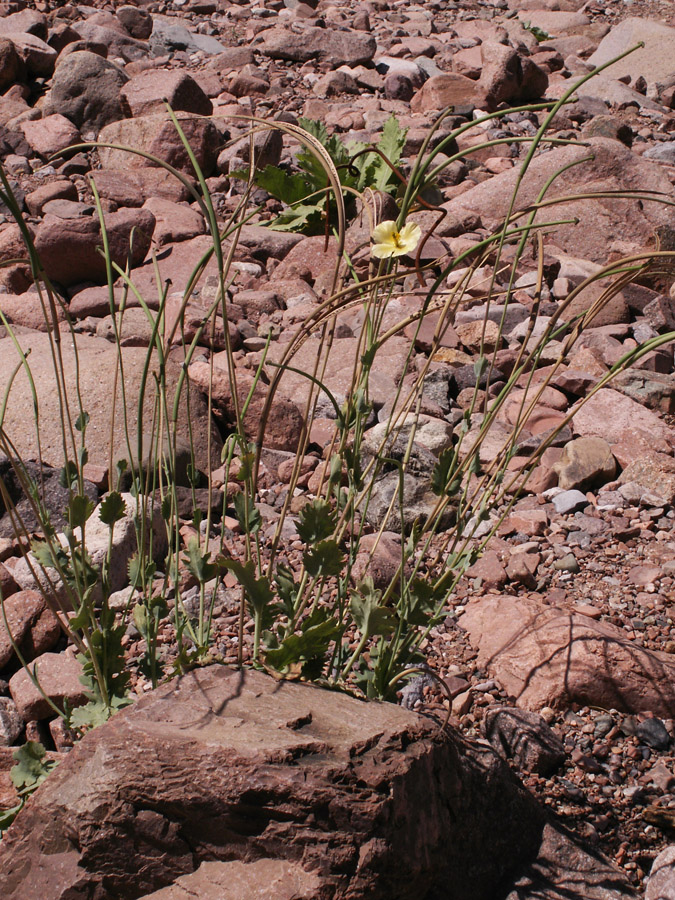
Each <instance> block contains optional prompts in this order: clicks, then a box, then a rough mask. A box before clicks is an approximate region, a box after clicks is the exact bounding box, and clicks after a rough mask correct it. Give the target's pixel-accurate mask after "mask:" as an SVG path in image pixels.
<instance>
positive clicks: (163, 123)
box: [99, 113, 221, 176]
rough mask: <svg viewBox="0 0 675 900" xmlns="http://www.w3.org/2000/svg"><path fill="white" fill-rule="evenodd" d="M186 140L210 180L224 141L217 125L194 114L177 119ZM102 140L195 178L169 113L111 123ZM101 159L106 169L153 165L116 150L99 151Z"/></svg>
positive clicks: (102, 133)
mask: <svg viewBox="0 0 675 900" xmlns="http://www.w3.org/2000/svg"><path fill="white" fill-rule="evenodd" d="M176 118H177V119H178V122H179V124H180V126H181V129H182V130H183V132H184V134H185V137H186V139H187V141H188V143H189V145H190V147H191V148H192V152H193V153H194V155H195V158H196V160H197V163H198V165H199V166H200V168H201V169H202V171H203V173H204V174H205V175H206V176H208V175H210V174H211V173H212V171H213V168H214V166H215V163H216V154H217V150H218V147H219V145H220V144H221V138H220V135H219V134H218V130H217V129H216V126H215V125H214V123H213V122H212V121H211V120H210V119H207V118H202V117H201V116H195V115H193V114H191V113H178V115H177V116H176ZM99 140H100V141H101V142H102V143H107V144H120V145H122V146H124V147H131V148H132V149H134V150H142V151H144V152H146V153H150V154H152V155H153V156H156V157H158V158H159V159H161V160H163V161H164V162H167V163H169V165H172V166H173V167H174V168H176V169H178V170H179V171H181V172H185V173H186V174H188V175H193V174H194V169H193V166H192V163H191V162H190V157H189V156H188V153H187V150H186V149H185V147H184V145H183V142H182V141H181V139H180V136H179V134H178V132H177V131H176V128H175V126H174V124H173V122H172V121H171V119H170V118H169V115H168V113H153V114H151V115H147V116H139V117H138V118H135V119H123V120H121V121H119V122H111V123H110V125H106V126H105V128H102V129H101V132H100V134H99ZM99 157H100V160H101V164H102V166H103V167H104V168H111V169H122V170H125V169H139V168H145V167H147V166H152V165H153V163H152V162H151V161H149V160H147V159H145V158H144V157H142V156H138V155H137V154H135V153H128V152H126V151H124V150H115V149H112V148H107V147H106V148H103V147H101V148H99Z"/></svg>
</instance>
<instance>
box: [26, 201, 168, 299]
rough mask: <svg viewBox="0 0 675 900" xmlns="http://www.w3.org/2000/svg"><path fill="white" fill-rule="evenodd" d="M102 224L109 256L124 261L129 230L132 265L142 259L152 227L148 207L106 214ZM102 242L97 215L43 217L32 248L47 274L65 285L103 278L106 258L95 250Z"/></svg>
mask: <svg viewBox="0 0 675 900" xmlns="http://www.w3.org/2000/svg"><path fill="white" fill-rule="evenodd" d="M105 225H106V231H107V235H108V243H109V247H110V253H111V257H112V259H113V260H114V261H115V262H116V263H117V264H118V265H120V266H124V265H125V263H126V260H127V256H128V254H129V247H130V239H131V236H132V231H133V244H132V248H133V249H132V254H131V258H132V266H137V265H139V264H140V263H141V262H143V260H144V259H145V255H146V253H147V252H148V250H149V248H150V241H151V239H152V233H153V231H154V228H155V217H154V216H153V215H152V213H151V212H150V211H149V210H139V209H127V208H124V209H121V210H119V212H115V213H108V215H107V216H105ZM101 245H102V239H101V229H100V224H99V221H98V217H96V216H82V217H80V218H77V219H61V218H58V217H56V216H45V218H44V220H43V221H42V223H41V224H40V226H39V227H38V230H37V234H36V236H35V247H36V250H37V252H38V254H39V255H40V260H41V262H42V265H43V266H44V269H45V271H46V273H47V275H48V276H49V277H50V278H51V279H52V280H53V281H57V282H59V283H60V284H63V285H66V286H67V285H70V284H77V283H78V282H82V281H103V280H105V278H106V265H105V259H104V257H103V256H102V255H101V253H99V251H98V248H99V247H101Z"/></svg>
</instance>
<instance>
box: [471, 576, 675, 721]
mask: <svg viewBox="0 0 675 900" xmlns="http://www.w3.org/2000/svg"><path fill="white" fill-rule="evenodd" d="M460 623H461V625H462V628H464V629H466V631H467V632H468V635H469V640H470V641H471V643H472V645H473V646H474V647H475V648H477V650H478V665H479V666H481V667H486V668H488V669H489V670H490V671H491V672H494V674H495V677H497V678H498V679H499V681H500V683H501V684H502V686H503V687H504V689H505V690H506V691H507V693H508V694H510V695H511V696H513V697H514V698H515V700H516V704H517V706H519V707H521V708H523V709H530V710H534V711H535V712H536V711H537V710H539V709H541V708H542V707H544V706H553V707H556V706H561V705H563V704H569V703H579V704H581V705H584V706H586V705H587V706H596V707H600V708H602V709H618V710H621V711H624V712H630V713H638V712H651V713H653V714H654V715H657V716H661V717H663V718H671V717H672V716H673V714H675V659H673V657H672V656H670V655H669V654H667V653H660V652H656V651H652V650H645V649H644V648H643V647H640V646H639V645H637V644H635V643H633V642H632V641H629V640H628V639H627V638H626V637H625V632H624V631H623V630H622V629H621V628H617V627H615V626H614V625H608V624H604V623H601V622H596V621H594V620H592V619H590V618H588V617H587V616H582V615H579V614H578V613H573V612H568V611H567V610H563V609H559V608H557V607H554V606H544V605H543V604H542V603H541V601H540V600H535V599H532V598H530V597H523V596H520V597H509V596H497V595H495V594H489V595H487V596H485V597H479V598H476V599H474V600H470V601H469V603H468V604H467V607H466V612H465V613H464V615H463V616H462V617H461V619H460Z"/></svg>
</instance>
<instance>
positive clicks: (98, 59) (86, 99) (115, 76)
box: [43, 50, 129, 131]
mask: <svg viewBox="0 0 675 900" xmlns="http://www.w3.org/2000/svg"><path fill="white" fill-rule="evenodd" d="M128 80H129V77H128V75H126V74H125V73H124V72H123V71H122V69H120V68H119V66H116V65H115V64H114V63H112V62H108V60H107V59H103V57H102V56H98V54H96V53H90V52H89V51H88V50H76V51H75V52H74V53H69V54H68V55H67V56H66V57H65V58H64V59H63V61H62V62H61V63H59V65H58V66H57V67H56V71H55V73H54V77H53V79H52V87H51V90H50V92H49V94H48V96H47V98H46V99H45V104H44V110H43V111H44V114H45V115H50V114H52V113H61V115H63V116H66V118H68V119H70V121H71V122H73V123H74V124H75V125H77V127H78V128H79V129H80V130H88V129H91V130H94V131H98V130H99V129H101V128H102V127H103V126H104V125H107V124H108V123H109V122H115V121H117V120H118V119H122V118H124V112H123V110H122V105H121V102H120V90H121V88H122V86H123V85H124V84H126V83H127V81H128Z"/></svg>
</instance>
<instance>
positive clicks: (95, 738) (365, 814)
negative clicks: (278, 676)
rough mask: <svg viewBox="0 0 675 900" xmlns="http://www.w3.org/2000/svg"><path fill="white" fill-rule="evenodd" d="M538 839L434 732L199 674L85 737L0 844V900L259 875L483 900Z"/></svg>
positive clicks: (212, 671)
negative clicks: (208, 868) (270, 868)
mask: <svg viewBox="0 0 675 900" xmlns="http://www.w3.org/2000/svg"><path fill="white" fill-rule="evenodd" d="M131 748H133V752H130V749H131ZM421 799H423V802H420V801H421ZM542 828H543V812H542V811H541V810H540V808H539V807H537V805H536V803H535V801H534V800H533V799H532V797H531V796H530V795H529V794H528V793H527V792H526V791H525V790H524V788H522V787H521V786H520V785H519V784H518V782H517V781H516V780H515V778H514V776H512V775H511V773H510V772H509V771H508V768H507V766H506V765H505V764H504V763H502V762H501V761H500V760H499V758H498V757H497V756H496V755H495V753H494V751H493V750H492V749H491V748H490V747H489V746H487V745H485V744H481V743H477V742H469V741H466V740H464V739H463V738H460V737H459V736H458V735H457V734H455V733H452V732H447V733H445V734H444V733H442V732H441V731H440V729H439V723H438V722H437V721H435V720H434V719H431V718H425V717H422V716H418V715H416V714H414V713H412V712H409V711H408V710H405V709H402V708H401V707H397V706H395V705H393V704H386V703H377V702H370V703H365V702H362V701H359V700H356V699H354V698H353V697H349V696H347V695H345V694H340V693H337V692H333V691H325V690H321V689H319V688H316V687H313V686H310V685H304V684H297V683H291V682H281V683H279V682H276V681H274V680H273V679H271V678H269V677H268V676H267V675H264V674H262V673H260V672H254V671H244V672H238V671H234V670H232V669H228V668H226V667H223V666H211V667H210V668H207V669H197V670H195V671H193V672H190V673H189V674H187V675H185V676H184V677H183V678H180V679H177V680H175V681H172V682H171V683H169V684H165V685H163V686H161V687H160V688H159V689H158V690H156V691H154V692H153V693H152V694H150V695H148V696H147V697H144V698H143V699H141V700H139V701H137V702H136V704H135V705H134V706H132V707H131V708H130V709H128V710H123V711H122V712H121V713H118V714H117V715H116V716H114V717H113V718H112V719H111V720H110V721H109V722H107V723H106V724H105V725H103V726H101V727H100V728H97V729H95V730H94V731H91V732H90V733H89V734H87V735H85V737H84V739H83V740H82V741H81V742H80V743H79V744H78V745H77V746H76V747H75V748H74V749H73V750H72V751H71V752H70V753H69V754H68V755H67V757H66V758H65V759H64V760H63V761H62V762H61V764H60V765H59V767H58V768H57V769H56V770H55V771H54V773H53V774H52V775H51V776H50V777H49V779H48V780H47V781H46V782H45V783H44V784H43V785H42V786H41V787H40V788H39V790H38V791H37V792H36V793H35V794H34V795H33V796H32V797H31V798H30V799H29V800H28V803H27V805H26V807H25V809H24V810H23V811H22V812H21V813H20V814H19V816H18V817H17V819H16V821H15V822H14V824H13V825H12V826H11V828H10V829H9V831H8V832H7V834H6V835H5V837H4V838H3V841H2V844H0V893H1V894H2V896H3V898H4V900H18V898H19V897H21V898H25V897H27V896H31V897H41V898H42V900H66V898H67V897H74V896H75V895H76V893H77V894H80V895H82V896H94V894H95V895H96V897H97V898H98V900H112V898H115V900H135V898H139V897H143V896H144V895H145V894H147V893H149V892H151V891H153V890H157V889H158V888H161V887H165V886H169V885H171V884H172V883H174V882H175V881H176V880H177V879H179V878H180V877H181V876H185V875H189V874H190V873H193V872H195V870H196V871H199V866H200V865H201V864H203V863H204V862H206V861H209V862H227V863H231V862H235V861H239V862H244V863H245V862H249V861H251V860H255V859H265V858H271V859H273V860H281V861H284V862H286V863H289V862H296V863H298V864H299V863H301V864H302V868H303V869H304V870H305V871H306V872H308V873H309V872H311V873H313V875H314V877H315V878H316V879H317V884H316V889H315V892H314V894H313V895H312V898H313V900H347V898H350V900H360V898H364V900H365V898H368V900H383V898H388V900H394V898H399V900H400V898H403V897H406V898H409V900H421V898H423V897H428V896H431V895H432V894H433V895H435V896H446V895H447V891H448V889H449V885H450V884H452V896H453V898H454V900H487V898H489V897H493V896H495V892H496V891H497V889H498V888H500V889H501V887H502V886H503V885H504V884H505V883H506V884H508V879H509V876H510V875H512V874H513V873H515V871H516V870H517V868H518V867H519V865H520V864H522V863H525V862H526V861H527V860H529V859H531V858H532V857H533V856H535V855H536V852H537V848H538V845H539V840H540V836H541V833H542ZM216 895H217V896H218V897H222V896H223V894H222V893H217V894H216ZM160 896H162V895H161V894H160ZM165 896H166V895H165ZM168 896H169V897H171V896H172V894H171V893H170V894H169V895H168ZM173 896H174V897H176V896H180V894H178V893H174V894H173ZM207 896H208V894H207ZM224 896H227V894H225V895H224ZM235 896H236V895H235ZM249 896H251V897H253V896H256V897H260V896H263V897H264V896H265V894H262V895H261V894H259V893H258V892H254V893H253V894H250V895H249ZM274 896H275V897H277V896H279V895H277V894H275V895H274ZM281 896H283V894H282V895H281Z"/></svg>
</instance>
